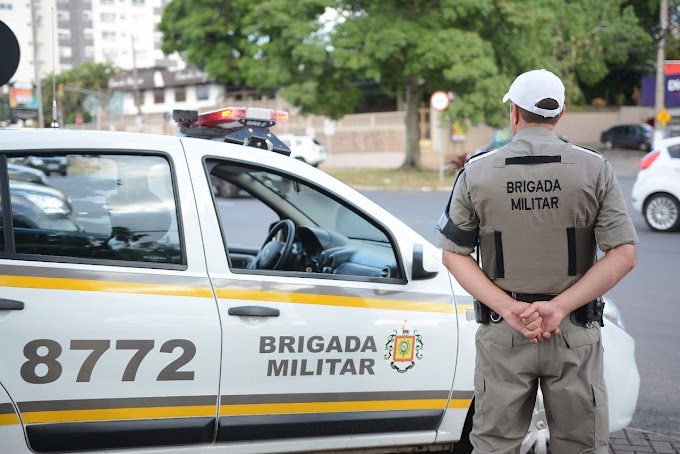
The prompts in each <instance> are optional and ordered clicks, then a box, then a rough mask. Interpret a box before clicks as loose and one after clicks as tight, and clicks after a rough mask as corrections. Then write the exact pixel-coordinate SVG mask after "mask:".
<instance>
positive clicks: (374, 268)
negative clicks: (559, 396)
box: [0, 108, 639, 454]
mask: <svg viewBox="0 0 680 454" xmlns="http://www.w3.org/2000/svg"><path fill="white" fill-rule="evenodd" d="M177 119H178V121H179V123H180V125H181V130H182V136H180V137H176V136H158V135H145V134H132V133H117V132H92V131H68V130H57V129H42V130H0V150H1V153H0V202H1V206H2V208H3V209H2V218H1V219H2V224H1V225H2V228H1V229H0V238H1V239H2V240H1V241H0V291H1V292H2V293H1V296H0V385H1V386H0V441H1V443H2V448H1V451H2V453H3V454H17V453H29V452H39V453H50V452H72V451H78V452H92V453H94V452H97V453H102V452H125V453H140V454H141V453H159V452H167V453H197V452H200V453H243V454H246V453H283V452H319V451H327V450H339V449H344V450H350V452H352V451H353V452H370V451H371V449H373V448H383V449H385V448H388V450H389V449H391V448H395V449H396V448H397V447H399V449H400V452H409V451H413V452H426V451H437V450H449V449H450V450H452V452H457V453H464V452H470V446H469V444H468V442H467V435H468V432H469V430H470V424H471V417H472V414H473V413H474V404H473V396H474V390H475V383H474V381H473V375H474V357H475V350H474V335H475V331H476V329H477V324H476V323H475V321H474V316H473V315H472V299H471V297H470V296H469V295H468V294H467V293H466V292H465V291H464V290H463V289H462V288H461V287H460V286H459V285H458V283H457V282H455V281H454V280H453V279H452V277H451V276H450V274H449V273H448V272H447V271H446V269H445V268H444V267H443V266H442V264H441V250H439V249H437V248H436V247H434V246H433V245H432V244H430V243H429V242H428V241H427V240H425V239H424V238H422V237H421V236H420V235H418V234H417V233H415V232H414V231H413V230H411V229H410V228H409V227H407V226H406V225H405V224H404V223H402V222H401V221H399V219H397V218H396V217H394V216H393V215H391V214H390V213H388V212H387V211H385V210H384V209H383V208H381V207H380V206H378V205H376V204H375V203H373V202H371V201H370V200H368V199H367V198H366V197H364V196H362V195H361V194H359V193H357V192H356V191H354V190H353V189H351V188H349V187H347V186H346V185H344V184H342V183H341V182H339V181H337V180H335V179H334V178H332V177H331V176H329V175H327V174H325V173H324V172H322V171H320V170H318V169H316V168H314V167H312V166H309V165H306V164H304V163H302V162H300V161H297V160H295V159H292V158H290V157H288V156H286V155H287V153H288V150H287V147H286V146H285V145H284V144H283V143H282V142H281V141H280V140H278V139H277V138H276V136H275V135H274V134H272V133H271V129H270V128H271V127H272V126H273V125H274V124H275V123H276V122H277V121H281V120H284V119H285V114H284V113H280V112H275V111H269V110H262V109H243V108H234V109H223V110H220V111H216V112H209V113H207V114H201V115H197V114H196V113H195V112H183V113H182V112H180V113H179V114H178V116H177ZM189 136H191V137H189ZM205 139H210V140H205ZM25 156H36V157H42V156H44V157H62V158H67V160H68V162H69V172H68V175H67V176H65V177H59V178H51V177H50V178H49V181H48V182H49V184H51V185H53V186H54V187H55V188H56V189H58V190H60V191H62V192H63V193H64V194H66V195H67V196H68V198H69V200H70V202H71V204H72V210H71V211H70V212H69V213H68V218H69V220H70V221H71V222H72V223H73V224H75V225H78V226H79V228H78V229H75V230H74V229H71V230H69V229H62V230H60V229H58V228H57V229H55V228H53V227H50V228H45V227H44V226H43V227H40V225H31V224H27V223H19V222H18V221H17V216H16V215H17V213H16V212H15V206H14V203H13V202H14V198H12V197H11V196H12V195H13V194H12V191H13V190H12V186H13V185H12V184H10V180H9V178H8V171H7V162H8V160H12V159H14V158H22V157H25ZM214 178H217V179H220V180H224V181H227V182H229V183H230V184H233V185H235V186H237V187H238V188H239V189H240V190H242V191H245V192H247V193H248V194H249V195H251V196H252V197H249V198H244V199H241V200H239V201H238V203H237V201H234V200H227V199H222V198H218V197H216V196H215V193H214V191H213V189H212V188H213V184H212V182H211V179H214ZM46 203H47V202H46ZM46 215H49V213H48V214H46ZM433 222H434V220H433ZM253 238H255V240H253ZM607 308H608V314H607V320H606V324H605V327H604V328H603V331H602V332H603V336H604V345H605V348H606V350H607V354H606V356H605V366H606V371H605V376H606V380H607V385H608V390H609V397H610V399H609V407H610V428H611V430H618V429H621V428H623V427H625V426H627V425H628V424H629V423H630V421H631V418H632V415H633V411H634V409H635V405H636V400H637V393H638V388H639V375H638V371H637V367H636V364H635V359H634V342H633V340H632V339H631V337H630V336H629V335H628V334H627V333H626V332H625V330H624V329H623V324H622V322H621V320H620V317H619V315H618V313H617V312H616V310H615V306H614V305H613V304H611V303H609V304H608V305H607ZM544 419H545V418H544V413H543V412H542V408H541V407H540V402H539V406H538V407H537V411H536V419H535V421H534V423H533V424H532V428H531V430H530V432H529V433H528V434H527V439H526V442H525V445H524V447H523V452H527V451H528V450H529V449H530V448H532V446H534V447H537V449H539V450H540V449H542V448H540V446H541V445H540V443H538V442H539V441H542V442H543V446H544V442H545V435H546V433H547V432H546V428H545V424H544ZM381 452H385V451H381Z"/></svg>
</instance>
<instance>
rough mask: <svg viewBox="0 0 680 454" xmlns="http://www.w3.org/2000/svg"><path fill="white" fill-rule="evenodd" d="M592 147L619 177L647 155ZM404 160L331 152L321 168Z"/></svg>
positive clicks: (633, 171)
mask: <svg viewBox="0 0 680 454" xmlns="http://www.w3.org/2000/svg"><path fill="white" fill-rule="evenodd" d="M591 148H593V149H594V150H598V151H600V153H601V154H602V155H603V156H604V157H605V158H607V160H608V161H609V162H610V163H611V165H612V167H613V168H614V172H615V173H616V175H617V176H618V177H622V176H635V175H637V171H638V163H639V162H640V158H642V157H643V156H644V155H645V153H644V152H641V151H637V150H623V149H614V150H599V149H598V148H597V147H591ZM403 162H404V152H403V151H384V152H356V153H329V154H328V155H327V156H326V161H325V162H324V163H323V164H321V169H323V168H344V169H352V168H354V169H396V168H398V167H400V166H401V165H402V164H403ZM435 170H436V169H435ZM449 189H450V188H449ZM447 190H448V189H447Z"/></svg>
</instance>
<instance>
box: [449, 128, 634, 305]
mask: <svg viewBox="0 0 680 454" xmlns="http://www.w3.org/2000/svg"><path fill="white" fill-rule="evenodd" d="M437 229H438V230H439V232H440V235H439V245H440V246H441V247H442V248H443V249H445V250H447V251H450V252H455V253H458V254H465V255H467V254H470V253H471V252H472V251H473V249H474V247H475V245H476V240H477V238H479V248H480V253H481V259H482V268H483V269H484V272H485V273H486V275H487V276H488V277H489V278H490V279H492V280H493V281H494V282H495V284H496V285H498V286H499V287H501V288H502V289H504V290H507V291H514V292H520V293H550V294H556V293H560V292H562V291H564V290H565V289H567V288H569V287H570V286H572V285H573V284H574V283H575V282H576V281H577V280H578V279H579V278H580V277H581V276H582V275H583V274H585V272H586V271H587V270H588V269H589V268H590V267H591V266H592V264H593V263H594V261H595V258H596V254H595V252H596V251H595V243H597V245H598V246H599V248H600V249H601V250H602V251H607V250H609V249H611V248H613V247H616V246H619V245H621V244H626V243H633V244H634V243H636V242H637V235H636V233H635V228H634V227H633V223H632V221H631V219H630V216H629V215H628V210H627V208H626V203H625V199H624V196H623V193H622V192H621V188H620V186H619V184H618V181H617V180H616V177H615V175H614V172H613V170H612V168H611V166H610V164H609V163H608V162H607V160H606V159H605V158H604V157H603V156H601V155H600V154H599V153H597V152H594V151H592V150H589V149H586V148H582V147H579V146H577V145H574V144H570V143H565V142H563V141H561V140H560V139H558V138H557V137H556V136H555V134H554V133H553V132H552V131H550V130H549V129H547V128H544V127H532V128H526V129H524V130H522V131H520V132H519V133H517V135H516V136H515V137H514V138H513V140H512V142H510V143H509V144H507V145H505V146H504V147H502V148H499V149H497V150H494V151H491V152H488V153H485V154H482V155H480V156H477V157H473V158H471V159H470V160H469V161H468V162H467V163H466V165H465V168H464V169H463V170H462V171H461V173H460V174H459V177H458V179H457V180H456V183H455V185H454V187H453V191H452V193H451V199H450V201H449V206H448V209H447V211H446V212H445V213H444V215H442V218H441V219H440V222H439V223H438V224H437Z"/></svg>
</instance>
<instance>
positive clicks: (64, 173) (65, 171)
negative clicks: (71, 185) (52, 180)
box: [59, 169, 68, 177]
mask: <svg viewBox="0 0 680 454" xmlns="http://www.w3.org/2000/svg"><path fill="white" fill-rule="evenodd" d="M59 173H60V174H61V176H62V177H65V176H66V175H68V171H67V170H66V169H64V170H62V171H61V172H59Z"/></svg>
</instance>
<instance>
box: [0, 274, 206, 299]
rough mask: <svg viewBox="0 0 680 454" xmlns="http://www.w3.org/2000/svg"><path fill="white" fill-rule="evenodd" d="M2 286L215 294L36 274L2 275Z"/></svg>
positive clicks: (191, 288) (188, 288)
mask: <svg viewBox="0 0 680 454" xmlns="http://www.w3.org/2000/svg"><path fill="white" fill-rule="evenodd" d="M0 286H1V287H20V288H35V289H54V290H81V291H86V292H110V293H136V294H140V295H169V296H192V297H202V298H212V296H213V294H212V291H211V290H210V289H209V288H208V287H197V286H188V285H167V284H152V283H146V282H143V283H137V282H116V281H95V280H89V279H65V278H56V277H35V276H7V275H4V276H3V275H0Z"/></svg>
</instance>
